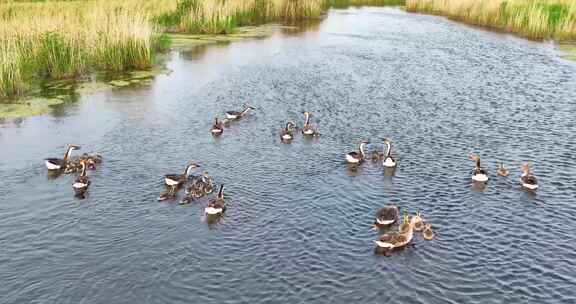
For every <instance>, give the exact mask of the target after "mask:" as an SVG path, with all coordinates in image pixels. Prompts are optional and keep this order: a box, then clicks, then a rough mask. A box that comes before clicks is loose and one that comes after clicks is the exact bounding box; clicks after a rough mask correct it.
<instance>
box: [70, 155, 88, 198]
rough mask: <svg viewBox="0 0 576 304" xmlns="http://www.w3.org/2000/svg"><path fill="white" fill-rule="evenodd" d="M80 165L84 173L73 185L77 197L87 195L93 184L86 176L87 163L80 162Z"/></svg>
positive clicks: (81, 173)
mask: <svg viewBox="0 0 576 304" xmlns="http://www.w3.org/2000/svg"><path fill="white" fill-rule="evenodd" d="M80 165H81V166H82V171H81V172H80V175H79V176H78V177H77V178H76V179H75V180H74V183H73V184H72V188H73V189H74V192H75V193H76V195H80V194H83V193H85V192H86V191H87V190H88V187H89V186H90V184H91V182H90V178H89V177H88V175H87V174H86V161H84V160H83V161H80Z"/></svg>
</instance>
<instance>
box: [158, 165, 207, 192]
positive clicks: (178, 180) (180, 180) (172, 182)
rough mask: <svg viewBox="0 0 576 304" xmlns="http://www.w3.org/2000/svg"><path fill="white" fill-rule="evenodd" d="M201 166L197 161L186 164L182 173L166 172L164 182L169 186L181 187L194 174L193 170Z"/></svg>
mask: <svg viewBox="0 0 576 304" xmlns="http://www.w3.org/2000/svg"><path fill="white" fill-rule="evenodd" d="M199 167H200V165H198V164H196V163H190V164H188V165H187V166H186V168H185V169H184V173H182V174H166V175H164V184H166V186H168V187H176V188H177V187H180V186H181V185H182V184H184V183H185V182H186V181H187V180H188V178H189V177H190V176H191V175H192V171H193V170H194V169H196V168H199Z"/></svg>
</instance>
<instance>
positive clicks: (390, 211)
mask: <svg viewBox="0 0 576 304" xmlns="http://www.w3.org/2000/svg"><path fill="white" fill-rule="evenodd" d="M399 215H400V210H399V209H398V206H396V205H389V206H386V207H384V208H382V209H380V210H378V212H377V213H376V219H374V229H375V230H376V229H381V228H386V227H390V226H392V225H393V224H394V223H396V221H397V220H398V216H399Z"/></svg>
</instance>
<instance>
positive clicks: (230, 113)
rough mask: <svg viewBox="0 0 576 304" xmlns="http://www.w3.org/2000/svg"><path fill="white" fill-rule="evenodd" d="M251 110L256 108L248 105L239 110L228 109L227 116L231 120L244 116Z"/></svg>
mask: <svg viewBox="0 0 576 304" xmlns="http://www.w3.org/2000/svg"><path fill="white" fill-rule="evenodd" d="M250 110H255V108H253V107H250V106H247V107H246V108H244V110H242V111H240V112H238V111H227V112H226V118H228V119H230V120H237V119H240V118H242V117H244V116H246V115H247V114H248V112H250Z"/></svg>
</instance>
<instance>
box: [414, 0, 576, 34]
mask: <svg viewBox="0 0 576 304" xmlns="http://www.w3.org/2000/svg"><path fill="white" fill-rule="evenodd" d="M406 9H407V10H408V11H411V12H419V13H428V14H435V15H442V16H446V17H448V18H451V19H454V20H457V21H461V22H464V23H468V24H474V25H480V26H486V27H491V28H495V29H501V30H505V31H508V32H512V33H517V34H519V35H521V36H524V37H527V38H530V39H554V40H557V41H567V40H576V2H574V1H573V0H538V1H536V0H484V1H476V0H407V1H406Z"/></svg>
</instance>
